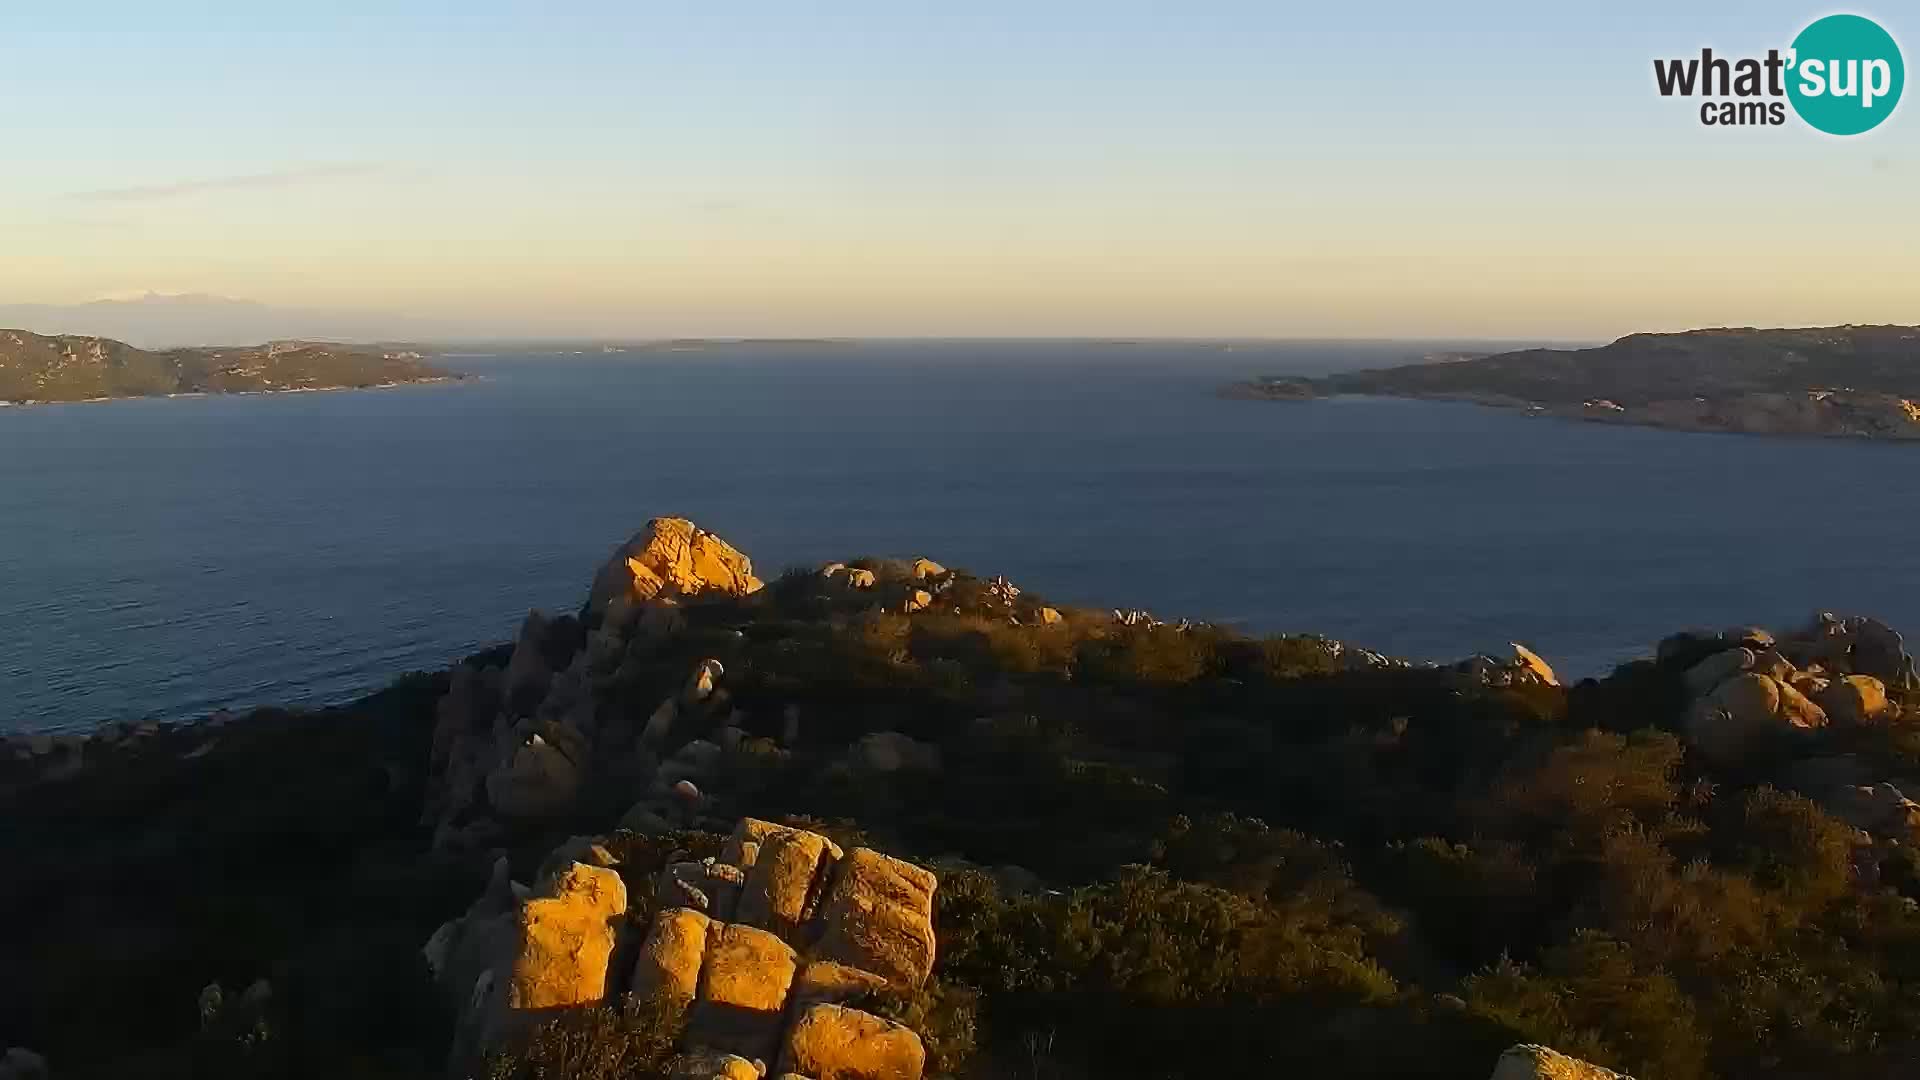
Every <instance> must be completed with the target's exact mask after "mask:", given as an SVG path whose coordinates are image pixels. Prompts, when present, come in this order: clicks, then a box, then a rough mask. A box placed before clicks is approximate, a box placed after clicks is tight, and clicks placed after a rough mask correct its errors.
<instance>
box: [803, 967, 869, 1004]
mask: <svg viewBox="0 0 1920 1080" xmlns="http://www.w3.org/2000/svg"><path fill="white" fill-rule="evenodd" d="M886 986H887V980H885V979H883V978H881V977H880V976H878V975H875V974H874V973H873V972H871V971H862V970H860V969H859V968H857V967H851V966H849V965H847V964H840V963H835V962H834V961H832V960H815V961H814V962H813V963H811V964H808V965H807V966H806V967H804V968H802V969H801V970H800V977H799V978H797V979H795V980H794V981H793V991H792V993H791V995H790V996H791V997H792V998H793V1005H794V1008H795V1009H798V1010H804V1009H806V1007H807V1006H809V1005H823V1004H824V1005H843V1004H845V1003H847V1002H849V1001H852V1000H854V999H855V998H857V997H860V996H861V995H863V994H867V993H871V992H872V991H875V990H883V989H885V988H886Z"/></svg>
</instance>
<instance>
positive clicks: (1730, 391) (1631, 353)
mask: <svg viewBox="0 0 1920 1080" xmlns="http://www.w3.org/2000/svg"><path fill="white" fill-rule="evenodd" d="M1222 393H1223V394H1224V395H1225V396H1228V397H1235V398H1251V399H1259V400H1273V401H1299V400H1305V399H1310V398H1316V397H1324V396H1329V395H1337V394H1373V395H1380V396H1385V397H1405V398H1425V399H1433V400H1445V401H1470V402H1474V403H1476V404H1481V405H1492V406H1497V407H1502V408H1517V409H1526V410H1528V411H1530V412H1534V413H1540V414H1545V415H1552V416H1562V417H1571V418H1575V419H1581V420H1591V421H1596V422H1601V423H1615V424H1636V425H1644V426H1648V427H1663V428H1676V429H1680V430H1684V431H1728V432H1743V433H1748V434H1755V435H1817V436H1835V437H1852V438H1870V439H1920V328H1916V327H1912V326H1834V327H1820V328H1811V329H1798V330H1757V329H1752V328H1741V329H1716V330H1693V331H1689V332H1687V333H1682V334H1633V335H1629V336H1627V337H1623V338H1621V339H1620V340H1618V341H1615V342H1613V343H1612V344H1610V345H1603V346H1600V347H1598V348H1592V349H1573V350H1558V349H1527V350H1522V351H1519V352H1507V353H1498V354H1492V355H1472V354H1466V355H1461V354H1449V355H1447V356H1444V357H1432V358H1429V359H1428V360H1427V361H1426V362H1423V363H1418V364H1408V365H1405V366H1401V367H1392V368H1382V369H1377V370H1369V371H1357V372H1345V373H1341V374H1336V375H1327V376H1320V377H1295V376H1286V375H1270V376H1266V377H1263V378H1259V379H1255V380H1252V381H1248V382H1242V383H1236V384H1234V385H1232V386H1228V387H1226V388H1224V389H1223V390H1222Z"/></svg>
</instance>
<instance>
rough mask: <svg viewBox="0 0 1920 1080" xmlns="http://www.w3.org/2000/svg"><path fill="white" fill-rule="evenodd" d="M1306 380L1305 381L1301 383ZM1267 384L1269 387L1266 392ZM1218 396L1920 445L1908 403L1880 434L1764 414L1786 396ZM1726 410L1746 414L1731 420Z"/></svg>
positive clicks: (1283, 391) (1281, 384)
mask: <svg viewBox="0 0 1920 1080" xmlns="http://www.w3.org/2000/svg"><path fill="white" fill-rule="evenodd" d="M1303 381H1304V380H1303ZM1270 385H1271V388H1270ZM1815 393H1816V392H1815V391H1808V392H1807V394H1808V399H1809V400H1810V401H1811V400H1820V399H1816V398H1815V397H1814V396H1813V395H1814V394H1815ZM1217 396H1219V397H1221V398H1223V399H1226V400H1229V401H1259V402H1280V403H1297V402H1307V401H1318V400H1329V399H1333V398H1342V397H1358V398H1391V399H1395V400H1400V401H1435V402H1445V403H1449V404H1457V405H1476V406H1480V407H1482V408H1489V409H1501V410H1505V411H1508V412H1518V413H1521V414H1522V415H1525V416H1530V417H1546V418H1550V419H1554V420H1567V421H1573V422H1577V423H1586V424H1601V425H1611V426H1615V427H1640V428H1652V429H1655V430H1659V431H1681V432H1689V433H1693V434H1702V435H1749V436H1758V437H1765V438H1788V439H1848V440H1854V441H1859V442H1883V443H1905V442H1920V418H1911V404H1910V403H1906V402H1904V400H1902V404H1908V405H1909V410H1910V418H1909V420H1908V421H1907V422H1908V423H1909V424H1910V425H1911V426H1910V427H1907V428H1898V427H1889V428H1886V429H1883V430H1867V429H1865V428H1864V427H1859V426H1850V425H1848V424H1846V423H1844V422H1839V421H1834V422H1830V423H1822V422H1821V421H1820V419H1818V418H1816V422H1815V423H1813V424H1811V425H1810V424H1807V423H1804V422H1802V423H1797V424H1796V423H1793V422H1791V420H1790V419H1785V420H1783V419H1782V418H1781V416H1780V414H1779V413H1778V411H1768V410H1767V409H1765V408H1764V407H1763V406H1764V405H1767V404H1773V405H1777V404H1778V403H1779V402H1781V401H1782V400H1785V399H1787V398H1788V397H1789V396H1788V395H1781V394H1756V395H1747V396H1746V397H1745V398H1735V399H1724V398H1722V399H1709V398H1695V399H1692V400H1690V401H1689V400H1681V399H1674V400H1667V401H1654V402H1649V403H1647V404H1645V405H1636V406H1622V405H1618V404H1615V403H1613V402H1611V401H1608V400H1604V399H1596V400H1593V401H1585V402H1581V403H1579V404H1571V403H1553V402H1541V401H1529V400H1525V399H1522V398H1516V397H1512V396H1509V395H1503V394H1498V393H1472V392H1436V393H1418V392H1399V393H1396V392H1392V391H1387V390H1370V391H1357V390H1355V391H1347V390H1336V391H1332V392H1327V391H1325V390H1322V389H1320V388H1319V387H1317V386H1307V387H1303V386H1299V385H1296V384H1295V382H1294V381H1292V380H1278V381H1276V382H1275V383H1273V384H1268V383H1265V382H1262V381H1258V380H1248V381H1242V382H1236V383H1231V384H1229V385H1227V386H1224V387H1222V388H1220V390H1219V392H1218V394H1217ZM1876 396H1877V397H1884V398H1886V400H1887V401H1888V402H1893V401H1895V400H1901V399H1894V398H1892V396H1891V395H1876ZM1749 398H1751V399H1765V401H1764V402H1763V403H1762V405H1755V404H1754V403H1753V402H1751V401H1749V400H1747V399H1749ZM1725 410H1735V411H1739V410H1746V411H1745V412H1742V413H1740V414H1739V415H1736V416H1734V417H1731V418H1729V417H1728V415H1727V413H1726V412H1725Z"/></svg>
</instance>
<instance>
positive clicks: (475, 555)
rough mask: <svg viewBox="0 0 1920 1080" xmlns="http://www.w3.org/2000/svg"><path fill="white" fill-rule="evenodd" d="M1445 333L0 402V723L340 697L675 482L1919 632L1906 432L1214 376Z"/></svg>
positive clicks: (553, 590)
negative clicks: (1447, 399) (1795, 433)
mask: <svg viewBox="0 0 1920 1080" xmlns="http://www.w3.org/2000/svg"><path fill="white" fill-rule="evenodd" d="M1459 347H1460V343H1418V342H1380V343H1352V342H1342V343H1313V342H1286V343H1256V342H1238V343H1234V342H1084V341H1074V342H1065V341H1047V342H1032V341H988V342H981V341H938V342H879V341H861V342H851V343H832V342H829V343H815V342H796V343H784V344H781V343H749V344H739V345H706V346H701V347H696V348H687V349H679V350H673V349H649V350H645V351H628V352H619V353H606V352H601V351H598V350H597V349H583V350H578V351H574V350H561V351H557V352H544V353H535V352H529V351H515V350H512V349H507V348H497V349H475V350H472V351H468V352H464V353H461V354H457V355H451V356H447V357H445V358H444V360H443V361H442V362H443V363H444V364H445V365H447V366H450V367H452V368H455V369H457V370H459V371H461V372H463V373H466V374H468V375H471V376H473V377H472V378H470V379H467V380H464V381H461V382H458V383H452V384H439V385H422V386H408V387H397V388H390V389H380V390H366V391H341V392H331V393H303V394H279V395H247V396H231V397H194V398H175V399H144V400H128V401H114V402H104V403H88V404H74V405H54V406H32V407H14V408H5V409H0V732H11V733H22V732H64V731H84V730H86V729H89V728H91V727H94V726H97V725H100V724H104V723H110V722H116V721H129V720H147V719H157V720H182V719H191V718H194V717H199V716H203V715H206V714H207V713H209V712H211V711H213V710H216V709H221V708H228V709H243V708H246V707H249V706H253V705H263V704H279V705H299V706H307V707H317V706H322V705H326V704H330V703H335V702H341V701H345V700H350V699H351V698H353V697H355V696H357V695H359V694H362V693H364V692H367V691H369V690H372V689H375V688H378V687H379V686H382V685H384V684H386V683H387V682H389V681H391V680H392V679H393V678H395V677H396V676H398V675H400V674H402V673H405V672H407V671H410V670H432V669H438V668H441V667H444V666H446V665H448V664H449V663H451V662H453V661H455V660H457V659H459V658H460V657H461V656H463V655H466V654H468V653H470V652H472V651H474V650H476V649H478V648H481V647H484V646H486V645H489V644H492V643H496V642H500V641H503V640H508V639H510V638H511V637H512V635H513V634H514V632H515V630H516V628H517V626H518V623H519V621H520V620H521V618H522V617H523V616H524V615H525V614H526V612H527V611H528V610H529V609H532V608H539V609H542V610H544V611H547V612H561V611H572V610H574V609H576V608H577V607H578V606H579V605H580V603H581V601H582V600H583V599H584V598H585V595H586V590H587V586H588V583H589V581H590V580H591V578H592V576H593V572H594V570H595V568H596V567H597V566H598V565H599V564H600V563H601V562H602V561H603V560H604V559H605V558H606V557H607V556H608V554H609V553H610V552H611V551H612V549H613V548H614V547H615V546H616V545H617V544H619V543H620V542H621V541H623V540H624V539H625V538H627V537H628V536H629V535H631V534H633V533H634V532H636V531H637V530H639V529H640V528H641V526H642V525H644V523H645V522H646V521H647V520H648V519H649V518H652V517H656V516H661V515H680V516H686V517H690V518H692V519H693V520H695V521H696V522H698V523H699V524H701V525H702V526H704V527H706V528H708V529H711V530H713V531H715V532H717V533H719V534H720V535H721V536H723V537H725V538H726V539H728V540H729V541H731V542H732V543H734V544H735V545H736V546H738V547H740V548H742V549H743V550H745V551H746V552H747V553H748V554H749V555H751V556H752V557H753V559H754V562H755V566H756V568H757V570H758V571H759V572H760V574H761V575H762V576H763V577H769V578H771V577H773V576H775V575H777V574H778V573H780V572H781V571H782V570H783V569H784V568H787V567H790V566H812V565H817V564H819V563H821V562H824V561H828V560H836V559H847V558H851V557H854V556H860V555H891V556H907V557H911V556H920V555H925V556H928V557H931V558H933V559H936V560H938V561H940V562H942V563H944V564H946V565H948V566H953V567H960V568H965V569H967V570H970V571H972V572H975V573H978V574H982V575H993V574H1003V575H1005V576H1007V577H1008V578H1010V579H1012V580H1013V581H1014V582H1015V583H1017V584H1019V585H1020V586H1021V587H1023V588H1025V589H1027V590H1029V591H1032V592H1036V593H1038V594H1041V595H1043V596H1045V597H1047V598H1049V599H1050V600H1053V601H1055V602H1059V603H1065V604H1076V605H1080V604H1084V605H1094V606H1099V607H1102V608H1114V607H1118V608H1127V609H1145V610H1149V611H1152V612H1154V613H1155V614H1156V615H1158V616H1160V617H1162V618H1165V619H1169V620H1172V619H1178V618H1186V619H1191V620H1197V621H1209V622H1214V623H1221V624H1228V625H1231V626H1234V627H1238V628H1242V629H1245V630H1247V631H1249V632H1258V633H1273V632H1290V633H1318V634H1325V635H1328V636H1332V637H1336V638H1340V639H1343V640H1346V641H1349V642H1352V643H1355V644H1358V645H1363V646H1366V647H1368V648H1372V649H1377V650H1380V651H1383V652H1387V653H1392V654H1397V655H1401V656H1406V657H1410V658H1414V659H1420V660H1437V661H1446V660H1452V659H1456V658H1459V657H1463V656H1466V655H1469V654H1472V653H1476V652H1490V653H1495V654H1501V653H1507V652H1508V651H1509V643H1510V642H1515V641H1518V642H1523V643H1525V644H1527V645H1529V646H1531V647H1532V648H1534V649H1535V650H1537V651H1538V652H1540V653H1542V654H1543V655H1544V656H1546V658H1547V659H1548V660H1549V661H1551V662H1552V663H1553V664H1554V665H1555V666H1556V667H1557V668H1559V669H1560V671H1561V672H1562V673H1563V675H1570V676H1583V675H1597V674H1601V673H1604V672H1605V671H1607V670H1609V669H1610V668H1611V667H1612V666H1613V665H1615V664H1617V663H1620V662H1622V661H1625V660H1628V659H1630V658H1633V657H1635V656H1640V655H1645V654H1647V653H1649V652H1650V651H1651V649H1652V648H1653V646H1654V644H1655V643H1656V642H1657V641H1658V640H1659V639H1660V638H1661V637H1662V636H1664V635H1666V634H1668V633H1671V632H1673V631H1675V630H1678V629H1682V628H1686V627H1695V626H1706V627H1718V626H1726V625H1732V624H1758V625H1764V626H1773V627H1782V626H1788V625H1796V624H1798V623H1800V622H1803V621H1805V620H1806V619H1807V618H1808V617H1809V616H1810V615H1811V613H1813V612H1814V611H1816V610H1830V611H1836V612H1840V613H1861V614H1872V615H1877V616H1880V617H1881V618H1884V619H1886V620H1887V621H1889V622H1891V623H1892V624H1893V625H1895V626H1896V627H1900V626H1905V627H1907V628H1909V629H1911V630H1914V631H1916V632H1920V561H1917V560H1915V559H1914V558H1913V557H1912V553H1913V551H1914V539H1915V537H1916V536H1920V500H1916V499H1915V498H1913V492H1914V491H1915V490H1916V489H1915V485H1914V479H1915V477H1916V466H1920V446H1916V445H1911V444H1904V445H1903V444H1889V443H1866V442H1850V441H1827V440H1795V439H1769V438H1759V437H1753V436H1740V435H1714V434H1690V433H1679V432H1665V431H1655V430H1649V429H1635V428H1621V427H1612V426H1600V425H1589V424H1582V423H1579V422H1575V421H1568V420H1559V419H1551V418H1542V417H1530V416H1527V415H1523V414H1521V413H1517V412H1509V411H1501V410H1493V409H1485V408H1479V407H1475V406H1471V405H1462V404H1446V403H1435V402H1415V401H1401V400H1390V399H1376V398H1336V399H1330V400H1320V401H1312V402H1257V401H1235V400H1227V399H1223V398H1221V397H1219V396H1217V395H1216V393H1215V391H1216V389H1217V388H1218V387H1219V386H1220V385H1221V384H1222V383H1224V382H1226V381H1229V380H1232V379H1237V378H1244V377H1248V376H1252V375H1258V374H1268V373H1308V374H1311V373H1319V372H1326V371H1334V370H1345V369H1352V368H1359V367H1367V366H1379V365H1382V364H1389V363H1397V362H1402V361H1407V360H1411V359H1414V358H1417V357H1418V356H1420V355H1421V354H1423V353H1426V352H1430V351H1434V350H1436V349H1442V348H1447V349H1453V348H1459Z"/></svg>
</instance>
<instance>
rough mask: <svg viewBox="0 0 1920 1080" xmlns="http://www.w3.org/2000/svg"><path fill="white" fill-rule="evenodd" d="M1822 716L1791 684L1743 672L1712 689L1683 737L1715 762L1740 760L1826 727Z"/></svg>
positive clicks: (1694, 709)
mask: <svg viewBox="0 0 1920 1080" xmlns="http://www.w3.org/2000/svg"><path fill="white" fill-rule="evenodd" d="M1826 722H1827V718H1826V714H1825V713H1823V712H1821V711H1820V707H1819V706H1818V705H1815V704H1814V703H1813V702H1811V701H1809V700H1807V697H1806V695H1804V694H1802V693H1800V692H1799V691H1798V690H1795V689H1794V688H1793V687H1791V686H1787V685H1785V684H1784V683H1779V682H1776V681H1774V680H1773V679H1770V678H1768V677H1767V676H1765V675H1761V674H1758V673H1755V672H1746V673H1744V674H1740V675H1736V676H1734V677H1733V678H1731V679H1728V680H1726V681H1725V682H1723V683H1721V684H1720V685H1719V686H1716V687H1714V689H1713V692H1712V693H1710V694H1708V695H1707V696H1706V697H1704V698H1701V699H1700V701H1699V702H1697V703H1696V704H1695V705H1694V708H1693V711H1692V712H1691V713H1689V714H1688V717H1687V737H1688V738H1689V739H1691V740H1692V741H1693V743H1694V745H1695V746H1697V747H1699V749H1700V751H1701V753H1703V754H1705V755H1707V756H1708V757H1709V758H1712V759H1714V760H1716V761H1722V762H1728V761H1738V760H1740V759H1741V758H1743V757H1745V756H1747V755H1748V754H1750V753H1752V752H1754V751H1755V750H1758V749H1760V748H1762V747H1764V746H1765V745H1766V744H1768V743H1769V742H1773V741H1777V740H1778V739H1780V738H1782V737H1785V736H1789V735H1793V734H1797V733H1804V732H1807V731H1812V730H1814V729H1817V728H1820V727H1823V726H1825V724H1826Z"/></svg>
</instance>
